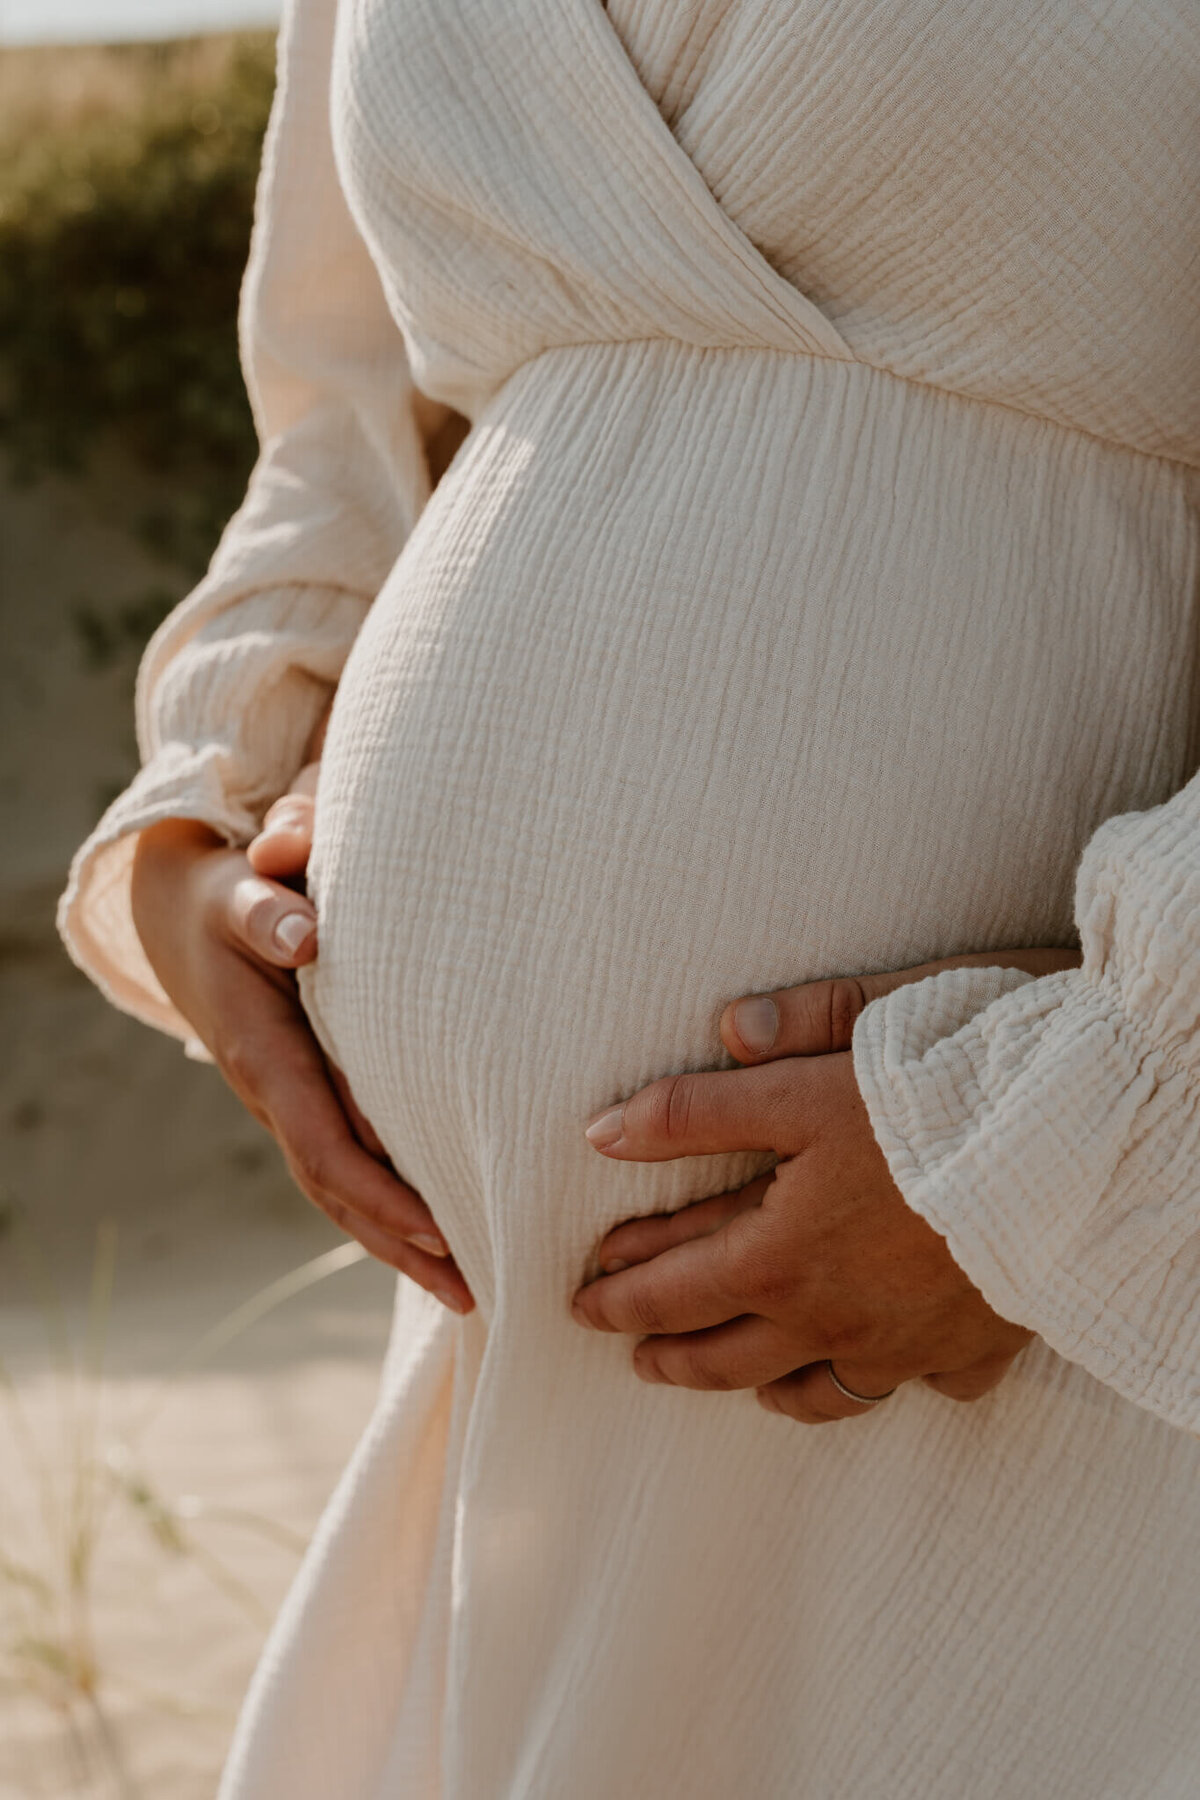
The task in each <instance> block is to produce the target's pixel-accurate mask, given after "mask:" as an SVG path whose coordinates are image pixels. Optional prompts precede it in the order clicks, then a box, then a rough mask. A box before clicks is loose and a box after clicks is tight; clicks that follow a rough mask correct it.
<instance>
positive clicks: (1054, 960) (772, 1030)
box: [721, 949, 1080, 1063]
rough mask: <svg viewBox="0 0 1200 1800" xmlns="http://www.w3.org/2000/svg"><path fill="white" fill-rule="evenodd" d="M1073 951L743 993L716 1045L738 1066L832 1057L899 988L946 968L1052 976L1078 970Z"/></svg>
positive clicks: (989, 953) (967, 959)
mask: <svg viewBox="0 0 1200 1800" xmlns="http://www.w3.org/2000/svg"><path fill="white" fill-rule="evenodd" d="M1079 962H1080V957H1079V953H1078V951H1076V950H1049V949H1036V950H982V951H978V952H975V953H972V954H971V955H966V956H946V957H943V958H942V959H941V960H940V961H939V962H927V963H917V964H915V965H914V967H912V968H910V969H891V970H886V971H884V972H883V973H882V974H876V975H838V976H835V977H834V978H833V979H832V980H829V981H808V982H805V983H804V985H803V986H802V987H793V988H777V989H776V991H775V992H774V993H772V994H747V995H746V996H745V997H744V998H743V999H741V1000H734V1001H732V1002H731V1004H730V1005H729V1006H727V1007H726V1008H725V1011H724V1012H723V1013H722V1015H721V1041H722V1043H723V1044H724V1045H725V1048H726V1049H727V1050H728V1051H729V1054H730V1055H731V1056H734V1057H736V1058H737V1060H738V1062H743V1063H759V1062H767V1061H769V1060H770V1059H771V1058H772V1057H776V1056H832V1055H834V1054H835V1053H836V1052H838V1051H842V1050H849V1048H850V1040H851V1038H852V1036H853V1034H854V1022H855V1020H856V1019H857V1018H858V1015H859V1013H860V1012H861V1011H862V1010H863V1007H864V1006H866V1005H868V1004H869V1002H870V1001H872V1000H878V999H879V998H880V997H881V996H882V995H884V994H890V993H892V992H893V991H894V990H895V989H896V988H898V987H907V986H908V985H909V984H910V983H911V982H914V981H926V980H928V978H929V977H930V976H931V975H940V974H941V973H942V971H943V970H945V969H1024V970H1025V972H1026V974H1029V975H1052V974H1056V973H1057V972H1058V971H1059V970H1060V969H1074V968H1078V966H1079Z"/></svg>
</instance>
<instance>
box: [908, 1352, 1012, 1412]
mask: <svg viewBox="0 0 1200 1800" xmlns="http://www.w3.org/2000/svg"><path fill="white" fill-rule="evenodd" d="M1019 1355H1020V1351H1019V1350H1012V1351H1009V1352H1008V1353H1007V1354H1005V1355H1003V1356H985V1357H984V1358H983V1359H982V1360H981V1361H980V1362H977V1363H972V1364H971V1366H970V1368H967V1369H955V1370H954V1371H952V1372H951V1373H949V1374H943V1375H926V1376H924V1377H923V1378H922V1379H923V1380H924V1382H925V1385H926V1386H927V1387H931V1388H934V1389H936V1391H937V1392H938V1393H939V1394H945V1396H946V1398H947V1399H948V1400H968V1401H969V1400H982V1398H983V1396H984V1395H985V1394H990V1393H991V1391H992V1389H993V1388H994V1387H996V1386H998V1384H999V1383H1000V1382H1002V1381H1003V1380H1004V1377H1005V1376H1006V1375H1007V1374H1008V1371H1009V1370H1010V1369H1011V1368H1012V1365H1013V1363H1014V1362H1015V1361H1016V1359H1017V1357H1018V1356H1019Z"/></svg>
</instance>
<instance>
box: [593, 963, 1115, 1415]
mask: <svg viewBox="0 0 1200 1800" xmlns="http://www.w3.org/2000/svg"><path fill="white" fill-rule="evenodd" d="M1078 961H1079V958H1078V956H1076V955H1075V954H1073V953H1071V952H1067V951H1058V950H1028V951H1015V952H1010V953H1003V954H995V955H979V956H960V957H951V958H948V959H947V960H946V961H945V962H939V963H928V964H924V965H922V966H921V967H920V968H915V969H907V970H903V971H901V972H900V973H898V974H893V975H882V976H880V975H876V976H864V977H862V978H861V979H855V980H842V981H820V982H813V983H810V984H809V985H807V986H805V987H799V988H790V989H784V990H782V991H781V992H779V993H776V994H774V995H752V996H748V997H747V998H746V999H744V1000H740V1001H737V1002H735V1003H734V1004H733V1005H731V1006H729V1007H727V1008H726V1011H725V1013H724V1016H723V1017H722V1020H721V1036H722V1039H723V1041H724V1043H725V1045H726V1048H727V1049H728V1050H729V1052H730V1054H731V1055H733V1056H734V1057H736V1058H737V1060H738V1061H739V1062H741V1063H745V1064H750V1065H755V1066H751V1067H748V1068H745V1069H740V1070H734V1071H729V1072H726V1073H718V1074H701V1075H676V1076H670V1077H668V1078H667V1079H666V1080H663V1081H656V1082H654V1083H653V1084H652V1085H651V1086H650V1087H647V1088H643V1089H642V1090H641V1092H640V1093H638V1094H635V1095H634V1096H633V1098H632V1099H631V1100H628V1101H626V1102H625V1104H624V1105H623V1106H621V1107H614V1108H613V1109H612V1110H611V1111H610V1112H608V1113H605V1114H604V1115H602V1117H601V1118H599V1119H597V1120H596V1121H594V1122H593V1124H592V1125H591V1126H589V1128H588V1134H587V1135H588V1137H589V1139H590V1140H591V1142H592V1145H593V1147H594V1148H595V1149H597V1150H598V1151H600V1153H601V1154H602V1155H604V1156H610V1157H613V1158H616V1159H618V1160H622V1161H630V1162H660V1161H664V1160H669V1159H671V1158H674V1157H678V1156H698V1155H699V1156H706V1155H713V1154H717V1153H721V1152H726V1151H733V1150H766V1151H771V1152H773V1153H774V1154H775V1155H776V1156H778V1157H779V1159H780V1160H779V1163H778V1166H777V1167H776V1168H775V1170H774V1171H773V1173H772V1174H770V1175H766V1176H763V1177H760V1178H759V1179H758V1180H757V1181H753V1182H751V1183H750V1184H749V1186H747V1187H745V1188H743V1189H741V1190H740V1191H739V1192H737V1193H733V1194H722V1195H719V1196H717V1197H716V1198H714V1199H710V1200H702V1201H699V1202H698V1203H697V1204H696V1205H694V1206H689V1207H685V1208H684V1209H683V1210H682V1211H681V1212H678V1213H674V1214H671V1215H664V1216H660V1217H650V1218H642V1219H633V1220H630V1221H629V1222H628V1223H626V1224H624V1225H620V1226H618V1227H617V1229H616V1230H615V1231H613V1232H610V1234H609V1235H608V1237H606V1238H605V1239H604V1241H603V1243H602V1244H601V1246H600V1251H599V1258H600V1266H601V1268H603V1269H604V1270H605V1271H606V1274H605V1275H604V1276H602V1277H601V1278H600V1279H599V1280H597V1281H594V1282H592V1283H591V1284H590V1285H589V1286H587V1287H585V1288H583V1289H581V1290H580V1292H579V1293H578V1294H577V1295H576V1298H575V1305H574V1311H575V1316H576V1318H577V1319H578V1320H579V1321H580V1323H581V1324H584V1325H590V1326H592V1327H594V1328H595V1329H597V1330H601V1331H620V1332H635V1333H639V1334H647V1335H644V1336H643V1337H642V1341H641V1342H640V1343H639V1345H638V1347H637V1350H636V1352H635V1356H634V1366H635V1368H636V1371H637V1373H638V1374H639V1375H640V1376H641V1377H642V1379H643V1380H644V1381H655V1382H667V1383H672V1384H674V1385H676V1386H679V1387H692V1388H722V1389H723V1388H741V1387H753V1388H757V1389H758V1396H759V1399H760V1400H761V1401H762V1403H763V1404H764V1405H765V1406H767V1407H768V1408H770V1409H772V1410H774V1411H777V1412H781V1413H787V1414H788V1415H789V1416H790V1417H792V1418H794V1419H799V1420H801V1421H803V1422H804V1423H806V1424H821V1423H824V1422H825V1421H827V1420H832V1419H842V1418H853V1417H857V1416H861V1415H862V1414H864V1413H865V1412H867V1411H869V1410H870V1408H869V1405H863V1406H860V1405H856V1404H855V1403H854V1401H852V1400H851V1399H849V1398H848V1397H847V1396H846V1395H844V1394H842V1393H840V1392H839V1390H838V1389H837V1387H836V1386H835V1385H834V1383H833V1382H832V1381H831V1379H830V1366H831V1364H833V1365H835V1366H836V1371H837V1375H838V1379H839V1380H840V1381H842V1382H843V1383H844V1384H845V1385H846V1386H847V1387H849V1388H851V1389H853V1391H854V1392H855V1393H859V1394H863V1395H869V1396H879V1395H883V1394H886V1393H888V1392H890V1390H891V1389H892V1388H894V1387H896V1386H897V1385H898V1384H899V1383H900V1382H902V1381H912V1380H916V1379H919V1380H923V1381H925V1382H927V1383H928V1384H929V1385H930V1386H931V1387H934V1388H937V1389H938V1390H939V1392H941V1393H943V1394H947V1395H949V1396H950V1397H951V1398H953V1399H957V1400H975V1399H978V1398H979V1396H980V1395H981V1394H984V1393H986V1392H987V1390H988V1389H989V1388H991V1387H994V1386H995V1384H996V1383H997V1382H998V1381H999V1380H1000V1379H1001V1377H1002V1376H1003V1375H1004V1373H1005V1372H1006V1370H1007V1369H1008V1366H1009V1364H1010V1363H1011V1362H1012V1360H1013V1358H1014V1357H1015V1356H1016V1355H1017V1353H1018V1351H1019V1350H1021V1349H1022V1348H1023V1346H1024V1345H1025V1344H1026V1343H1028V1341H1029V1339H1030V1337H1031V1336H1032V1333H1031V1332H1029V1331H1026V1330H1025V1329H1024V1328H1023V1327H1021V1326H1019V1325H1014V1324H1011V1323H1010V1322H1009V1321H1008V1320H1006V1319H1002V1318H1001V1317H1000V1316H999V1314H998V1313H996V1312H993V1310H992V1308H991V1307H990V1306H989V1305H988V1304H987V1302H986V1301H985V1300H984V1298H983V1296H982V1294H980V1292H979V1291H978V1289H977V1288H975V1287H974V1286H973V1285H972V1284H971V1282H970V1281H969V1280H968V1278H967V1276H966V1275H965V1274H964V1273H963V1271H962V1270H961V1269H960V1268H959V1266H958V1264H957V1263H956V1262H955V1261H954V1259H953V1257H952V1256H951V1255H950V1252H949V1249H948V1248H947V1246H946V1242H945V1240H944V1239H943V1238H942V1237H940V1236H939V1235H938V1233H937V1232H936V1231H934V1230H933V1228H932V1226H930V1225H927V1224H926V1223H925V1221H924V1220H923V1219H922V1218H920V1217H919V1216H918V1215H917V1214H916V1213H915V1212H913V1211H912V1209H911V1208H910V1207H909V1206H908V1205H906V1203H905V1201H904V1198H903V1196H902V1195H901V1193H900V1191H899V1189H898V1188H897V1187H896V1184H895V1183H894V1182H893V1180H892V1178H891V1175H890V1174H889V1172H888V1168H887V1164H886V1162H885V1160H884V1157H883V1153H882V1151H881V1150H880V1148H879V1146H878V1144H877V1142H876V1140H875V1136H874V1133H873V1132H872V1130H871V1124H870V1120H869V1119H868V1117H867V1112H866V1108H865V1107H864V1105H863V1102H862V1097H861V1095H860V1094H859V1091H858V1083H857V1081H856V1080H855V1076H854V1066H853V1061H852V1059H851V1057H850V1055H849V1046H850V1037H851V1032H852V1030H853V1026H854V1021H855V1019H856V1018H857V1017H858V1014H859V1013H860V1012H861V1011H862V1008H863V1007H864V1006H865V1005H866V1004H867V1002H868V1001H869V1000H873V999H875V998H876V997H877V996H879V995H880V994H884V993H887V992H890V990H891V989H892V988H895V987H898V986H900V985H902V984H903V983H905V982H909V981H919V980H922V979H923V978H924V977H926V976H928V975H934V974H937V973H939V972H940V971H941V970H942V969H946V968H960V967H967V966H982V967H996V966H1004V967H1008V968H1021V969H1026V970H1028V971H1029V972H1030V973H1031V974H1034V975H1044V974H1049V973H1052V972H1053V971H1055V970H1058V969H1063V968H1070V967H1072V966H1074V965H1075V964H1077V963H1078Z"/></svg>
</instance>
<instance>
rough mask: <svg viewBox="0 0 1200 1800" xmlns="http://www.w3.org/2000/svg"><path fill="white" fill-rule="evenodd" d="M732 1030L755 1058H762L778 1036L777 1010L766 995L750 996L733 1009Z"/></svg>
mask: <svg viewBox="0 0 1200 1800" xmlns="http://www.w3.org/2000/svg"><path fill="white" fill-rule="evenodd" d="M733 1029H734V1030H735V1031H736V1032H737V1034H738V1036H739V1037H740V1038H741V1040H742V1042H743V1044H745V1046H746V1048H747V1050H751V1051H753V1053H754V1055H755V1056H764V1055H765V1054H766V1052H767V1051H768V1050H769V1049H770V1048H771V1045H772V1044H773V1043H774V1042H775V1039H776V1037H777V1036H778V1034H779V1009H778V1007H777V1006H776V1005H775V1002H774V1001H773V1000H772V999H771V998H770V996H769V995H768V994H750V995H748V996H747V998H746V999H745V1000H739V1001H738V1003H737V1005H736V1006H735V1007H734V1009H733Z"/></svg>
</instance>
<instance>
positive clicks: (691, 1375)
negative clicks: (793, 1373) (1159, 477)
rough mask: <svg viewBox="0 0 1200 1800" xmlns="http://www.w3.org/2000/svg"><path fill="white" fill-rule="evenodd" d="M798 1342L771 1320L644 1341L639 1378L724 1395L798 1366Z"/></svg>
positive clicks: (636, 1359) (637, 1355) (638, 1353)
mask: <svg viewBox="0 0 1200 1800" xmlns="http://www.w3.org/2000/svg"><path fill="white" fill-rule="evenodd" d="M796 1354H797V1350H796V1342H795V1339H794V1338H789V1337H787V1336H785V1335H784V1333H783V1332H781V1331H780V1330H779V1328H778V1326H776V1325H772V1324H771V1323H770V1321H769V1320H767V1319H756V1318H741V1319H734V1320H732V1321H731V1322H730V1323H729V1324H727V1325H719V1326H717V1327H715V1328H714V1329H712V1330H709V1331H694V1332H691V1333H688V1334H687V1335H685V1336H681V1337H648V1338H643V1340H642V1342H641V1343H640V1344H639V1345H638V1346H637V1348H636V1350H635V1351H634V1353H633V1367H634V1373H635V1374H636V1375H638V1376H639V1377H640V1378H641V1380H643V1381H648V1382H658V1383H663V1384H665V1385H667V1386H670V1387H683V1388H702V1389H705V1390H708V1391H711V1392H719V1393H724V1392H728V1391H730V1390H731V1389H734V1388H757V1387H762V1386H763V1384H764V1383H770V1382H773V1381H775V1380H776V1379H777V1378H778V1377H779V1376H781V1375H783V1374H785V1373H786V1372H787V1371H789V1370H790V1369H791V1368H793V1367H794V1365H795V1361H796Z"/></svg>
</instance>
